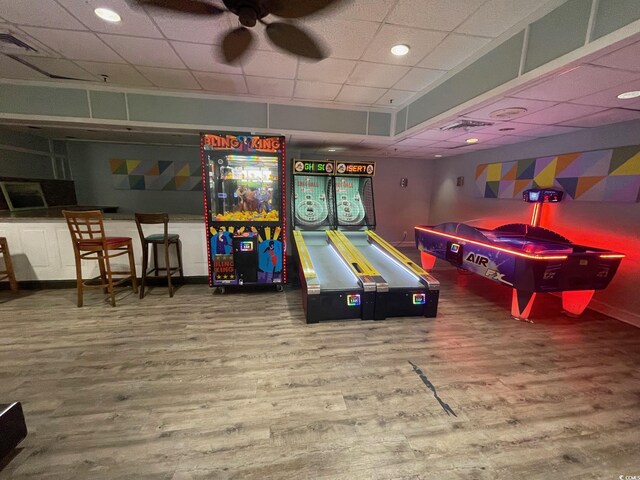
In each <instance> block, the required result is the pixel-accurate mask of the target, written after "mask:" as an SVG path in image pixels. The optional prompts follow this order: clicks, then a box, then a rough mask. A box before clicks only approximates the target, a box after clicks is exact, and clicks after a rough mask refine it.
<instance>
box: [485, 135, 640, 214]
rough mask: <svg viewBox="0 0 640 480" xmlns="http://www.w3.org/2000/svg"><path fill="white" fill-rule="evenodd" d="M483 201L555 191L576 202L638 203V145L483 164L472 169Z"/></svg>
mask: <svg viewBox="0 0 640 480" xmlns="http://www.w3.org/2000/svg"><path fill="white" fill-rule="evenodd" d="M476 185H477V186H478V189H479V191H480V194H481V195H482V196H483V197H485V198H518V199H522V192H523V191H524V190H526V189H528V188H549V187H554V188H559V189H561V190H563V191H564V192H565V198H568V199H572V200H579V201H598V202H602V201H605V202H638V201H640V145H635V146H632V147H621V148H613V149H609V150H595V151H591V152H581V153H567V154H563V155H557V156H551V157H540V158H531V159H526V160H516V161H511V162H503V163H487V164H483V165H478V166H477V167H476Z"/></svg>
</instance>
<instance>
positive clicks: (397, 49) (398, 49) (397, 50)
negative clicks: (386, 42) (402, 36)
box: [391, 45, 409, 57]
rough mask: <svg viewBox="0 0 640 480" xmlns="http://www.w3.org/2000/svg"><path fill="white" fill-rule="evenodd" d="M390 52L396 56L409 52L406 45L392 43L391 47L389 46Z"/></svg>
mask: <svg viewBox="0 0 640 480" xmlns="http://www.w3.org/2000/svg"><path fill="white" fill-rule="evenodd" d="M391 53H393V54H394V55H396V56H397V57H401V56H403V55H406V54H407V53H409V46H408V45H394V46H393V47H391Z"/></svg>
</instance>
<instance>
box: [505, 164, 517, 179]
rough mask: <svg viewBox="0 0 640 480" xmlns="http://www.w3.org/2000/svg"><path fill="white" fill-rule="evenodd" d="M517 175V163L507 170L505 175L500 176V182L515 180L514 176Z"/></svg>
mask: <svg viewBox="0 0 640 480" xmlns="http://www.w3.org/2000/svg"><path fill="white" fill-rule="evenodd" d="M517 173H518V163H517V162H516V163H514V164H513V167H511V170H509V171H508V172H507V173H506V174H505V175H503V176H502V180H515V179H516V175H517Z"/></svg>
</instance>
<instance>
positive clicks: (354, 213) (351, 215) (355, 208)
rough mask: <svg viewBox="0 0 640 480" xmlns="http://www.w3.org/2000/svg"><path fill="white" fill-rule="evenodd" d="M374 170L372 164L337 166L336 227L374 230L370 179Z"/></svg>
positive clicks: (373, 209) (340, 163)
mask: <svg viewBox="0 0 640 480" xmlns="http://www.w3.org/2000/svg"><path fill="white" fill-rule="evenodd" d="M374 169H375V166H374V165H373V164H372V163H357V162H349V163H346V162H339V163H338V164H337V166H336V177H335V195H336V214H337V219H338V226H341V227H369V228H375V225H376V215H375V205H374V201H373V179H372V178H371V177H372V176H373V174H374Z"/></svg>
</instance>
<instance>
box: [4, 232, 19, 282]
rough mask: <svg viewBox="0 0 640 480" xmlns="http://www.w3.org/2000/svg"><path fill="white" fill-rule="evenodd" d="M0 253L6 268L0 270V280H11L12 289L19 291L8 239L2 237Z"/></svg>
mask: <svg viewBox="0 0 640 480" xmlns="http://www.w3.org/2000/svg"><path fill="white" fill-rule="evenodd" d="M0 253H1V254H2V258H3V260H4V270H0V280H9V286H10V287H11V291H13V292H17V291H18V282H17V281H16V274H15V273H14V271H13V263H12V262H11V254H10V253H9V244H8V243H7V239H6V238H4V237H0Z"/></svg>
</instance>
